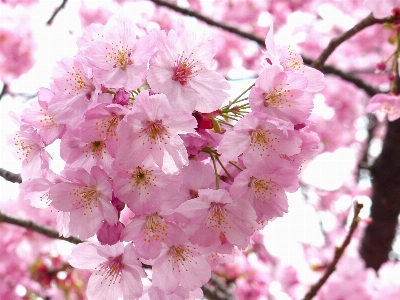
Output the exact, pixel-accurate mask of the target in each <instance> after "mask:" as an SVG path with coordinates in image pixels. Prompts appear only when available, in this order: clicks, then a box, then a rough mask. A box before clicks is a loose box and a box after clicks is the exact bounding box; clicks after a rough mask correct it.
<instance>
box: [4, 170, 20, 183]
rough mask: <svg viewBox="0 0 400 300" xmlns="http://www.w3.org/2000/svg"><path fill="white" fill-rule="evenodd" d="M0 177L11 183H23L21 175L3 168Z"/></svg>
mask: <svg viewBox="0 0 400 300" xmlns="http://www.w3.org/2000/svg"><path fill="white" fill-rule="evenodd" d="M0 176H1V177H3V178H4V179H5V180H7V181H10V182H16V183H21V182H22V178H21V174H15V173H13V172H10V171H7V170H5V169H3V168H0Z"/></svg>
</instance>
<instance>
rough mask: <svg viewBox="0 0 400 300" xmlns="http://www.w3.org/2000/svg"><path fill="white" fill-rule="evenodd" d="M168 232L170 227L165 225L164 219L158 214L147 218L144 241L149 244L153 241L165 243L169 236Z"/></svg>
mask: <svg viewBox="0 0 400 300" xmlns="http://www.w3.org/2000/svg"><path fill="white" fill-rule="evenodd" d="M167 230H168V225H167V224H165V222H164V220H163V219H162V217H160V216H159V215H158V214H157V213H155V214H152V215H150V216H147V217H146V222H145V224H144V234H145V238H144V241H145V242H149V243H150V242H151V240H152V239H154V240H155V241H158V240H161V241H164V239H165V237H166V236H167V235H168V233H167Z"/></svg>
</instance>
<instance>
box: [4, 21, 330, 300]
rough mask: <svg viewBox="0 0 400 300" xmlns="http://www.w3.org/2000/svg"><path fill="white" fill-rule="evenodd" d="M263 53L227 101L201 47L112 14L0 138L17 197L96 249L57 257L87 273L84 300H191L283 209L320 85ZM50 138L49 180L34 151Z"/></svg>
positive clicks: (307, 153) (310, 141)
mask: <svg viewBox="0 0 400 300" xmlns="http://www.w3.org/2000/svg"><path fill="white" fill-rule="evenodd" d="M266 45H267V51H266V52H265V60H264V61H265V64H264V66H263V69H262V72H261V74H260V76H259V78H258V79H257V80H256V82H255V84H254V85H252V86H251V87H250V88H249V89H248V90H250V93H249V96H248V97H245V96H244V95H245V93H243V94H242V95H241V96H239V97H238V98H236V99H235V100H232V101H228V97H229V94H228V93H227V92H226V91H227V90H229V88H230V85H229V83H228V82H227V81H226V79H225V78H224V77H223V76H222V75H220V74H219V73H217V72H215V71H214V67H215V66H214V59H213V58H214V56H215V54H216V53H217V48H216V42H215V41H214V40H212V39H210V38H208V37H199V36H196V35H195V34H194V33H193V32H191V31H189V30H185V31H183V32H181V33H179V34H177V33H175V32H174V31H172V30H171V31H169V32H165V31H160V30H152V31H150V32H148V33H145V34H144V33H143V32H142V31H138V30H137V29H136V27H135V24H134V22H133V21H132V20H130V19H128V18H125V17H121V16H117V17H113V18H111V19H110V20H109V21H108V22H107V24H106V25H99V24H94V25H91V26H89V27H88V28H87V30H86V32H85V33H84V35H83V37H81V38H80V39H79V40H78V46H79V51H78V53H77V55H76V56H75V57H73V58H67V59H63V60H62V61H61V62H60V63H59V64H58V66H57V68H56V69H55V73H54V77H53V82H52V84H51V88H50V89H45V88H43V89H41V90H40V92H39V93H38V101H37V102H35V103H33V104H32V107H31V108H30V109H27V110H26V111H25V112H24V113H23V115H22V117H21V120H20V123H21V129H20V131H19V132H18V133H17V134H16V135H15V136H14V137H13V138H11V139H10V143H11V144H12V145H14V149H15V154H16V156H17V157H18V158H20V159H21V160H22V162H23V163H22V164H23V167H22V173H21V174H22V178H23V181H24V182H26V183H24V184H23V185H22V188H24V187H25V189H27V190H26V191H25V193H33V192H34V193H35V195H38V194H40V195H41V196H40V199H39V200H41V201H42V202H44V203H49V204H50V205H51V206H52V207H54V208H55V209H56V210H58V220H57V222H58V228H59V231H60V233H61V234H63V235H71V234H72V235H77V236H79V237H80V238H81V239H88V238H91V237H92V236H94V235H96V236H97V239H98V241H99V243H96V244H95V243H89V242H86V243H83V244H80V245H77V246H76V247H75V248H74V249H73V251H72V259H71V260H70V263H71V265H72V266H74V267H76V268H82V269H90V270H94V273H93V274H92V276H91V277H90V279H89V284H88V290H87V296H88V297H89V299H118V298H119V297H121V296H123V298H124V299H134V298H140V297H141V296H142V295H146V296H145V297H148V298H150V299H172V298H173V299H191V298H194V297H201V294H202V292H201V289H200V287H201V286H202V285H203V284H205V283H206V282H207V281H208V280H209V278H210V276H211V270H212V268H213V267H215V266H216V265H217V264H218V263H223V262H226V261H228V260H229V259H231V257H232V256H234V253H235V251H237V249H239V250H243V249H245V248H246V247H247V245H248V244H249V241H250V237H251V236H252V235H253V234H254V233H255V232H256V231H257V230H258V229H261V228H263V227H264V226H265V225H266V224H267V222H268V221H270V220H272V219H274V218H277V217H281V216H283V214H284V213H285V212H287V210H288V203H287V198H286V194H285V192H294V191H296V190H297V188H298V175H299V173H300V171H301V168H302V165H303V164H304V162H305V161H306V160H309V159H310V158H312V157H313V156H315V155H316V154H317V153H318V152H319V150H320V144H319V138H318V136H317V135H316V134H315V133H314V132H311V131H310V130H309V129H308V124H309V121H308V117H309V116H310V113H311V109H312V107H313V96H314V94H315V93H316V92H318V91H320V90H321V89H322V88H323V83H322V81H323V76H322V74H321V73H320V72H318V71H316V70H314V69H311V68H309V67H306V66H305V65H304V64H303V62H302V60H301V57H300V56H298V55H296V54H295V53H293V51H291V50H290V49H287V48H280V49H276V48H275V45H274V41H273V32H272V29H271V30H270V33H269V34H268V36H267V39H266ZM248 90H247V91H248ZM57 139H60V140H61V151H60V155H61V157H62V159H63V160H64V161H65V163H66V165H65V169H64V170H63V171H62V172H61V173H60V174H59V175H58V174H54V173H53V172H52V171H51V170H50V168H49V159H50V155H49V154H48V153H47V152H46V150H45V148H46V147H47V146H48V145H50V144H52V143H53V142H54V141H55V140H57ZM32 195H33V194H32ZM36 200H38V199H36ZM37 202H40V201H36V202H35V203H34V205H36V206H39V204H38V203H37ZM126 212H129V213H130V216H131V217H130V218H129V220H128V221H127V220H126V219H124V218H123V216H124V214H125V213H126ZM143 264H144V265H147V266H151V267H152V269H151V272H150V271H149V272H147V273H146V272H145V271H144V270H143V266H144V265H143ZM146 277H149V278H151V286H149V287H145V288H143V284H142V279H143V278H146Z"/></svg>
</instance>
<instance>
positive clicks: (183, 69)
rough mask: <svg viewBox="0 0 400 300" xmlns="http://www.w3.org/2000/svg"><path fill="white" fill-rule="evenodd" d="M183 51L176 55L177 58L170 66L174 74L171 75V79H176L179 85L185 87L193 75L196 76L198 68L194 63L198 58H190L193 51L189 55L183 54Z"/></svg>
mask: <svg viewBox="0 0 400 300" xmlns="http://www.w3.org/2000/svg"><path fill="white" fill-rule="evenodd" d="M184 54H185V52H184V51H183V52H182V54H180V55H179V56H178V59H176V60H175V65H174V67H173V68H172V70H173V72H174V74H173V75H172V80H174V81H178V82H179V83H180V84H181V86H183V87H185V86H187V84H188V81H189V80H190V79H192V78H193V77H196V76H197V74H198V70H197V69H196V63H198V60H194V59H192V58H191V56H192V55H193V53H191V54H190V55H189V57H185V56H184Z"/></svg>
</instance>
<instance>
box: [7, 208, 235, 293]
mask: <svg viewBox="0 0 400 300" xmlns="http://www.w3.org/2000/svg"><path fill="white" fill-rule="evenodd" d="M0 223H7V224H13V225H16V226H20V227H23V228H26V229H28V230H31V231H34V232H37V233H40V234H43V235H45V236H47V237H50V238H54V239H59V240H63V241H67V242H70V243H73V244H80V243H83V242H84V241H82V240H81V239H79V238H77V237H74V236H70V237H67V238H66V237H63V236H60V235H59V233H58V231H57V230H55V229H53V228H51V227H48V226H45V225H42V224H39V223H36V222H33V221H31V220H23V219H20V218H17V217H15V216H12V215H9V214H7V213H4V212H2V211H0ZM142 267H143V268H147V269H149V268H151V266H149V265H145V264H142ZM202 290H203V293H204V296H206V297H207V298H208V299H210V300H235V298H234V297H233V296H232V295H231V294H230V293H229V292H228V290H227V289H226V287H224V286H223V284H222V283H220V282H219V281H218V279H217V278H216V276H215V275H213V274H212V276H211V278H210V285H204V286H203V287H202Z"/></svg>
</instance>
